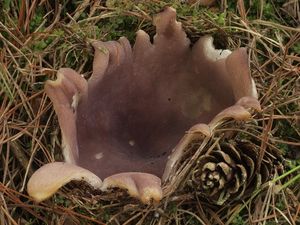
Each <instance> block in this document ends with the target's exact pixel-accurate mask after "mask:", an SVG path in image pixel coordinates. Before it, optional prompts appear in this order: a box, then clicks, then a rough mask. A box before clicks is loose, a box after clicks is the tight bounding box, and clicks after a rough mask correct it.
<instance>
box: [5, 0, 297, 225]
mask: <svg viewBox="0 0 300 225" xmlns="http://www.w3.org/2000/svg"><path fill="white" fill-rule="evenodd" d="M194 2H195V3H193V4H192V3H190V4H187V3H184V1H156V0H153V1H143V3H142V1H126V0H122V1H114V0H110V1H106V2H105V3H104V1H102V2H101V1H89V0H81V1H73V0H65V1H60V3H58V1H49V0H44V1H35V0H32V1H29V0H24V1H18V0H4V1H1V3H0V11H1V12H0V224H1V225H6V224H72V223H75V224H76V223H77V224H103V223H111V224H235V225H241V224H269V225H270V224H292V225H295V224H300V204H299V201H300V185H299V183H300V161H299V158H300V128H299V125H300V119H299V115H300V108H299V102H300V93H299V92H300V76H299V74H300V69H299V68H300V67H299V66H300V56H299V55H300V28H299V26H300V13H299V7H300V6H299V2H298V1H294V0H278V1H275V0H274V1H271V0H268V1H264V0H261V1H260V0H252V1H243V0H239V1H234V0H231V1H230V0H227V1H226V0H222V1H218V3H217V4H216V5H214V6H212V7H210V8H207V7H201V6H199V5H198V4H197V1H194ZM166 5H170V6H173V7H174V8H176V10H177V13H178V20H179V21H181V22H182V24H183V26H184V29H185V30H186V32H187V33H188V36H189V37H190V39H191V40H192V42H195V41H196V40H197V39H198V38H199V37H200V36H202V35H204V34H211V35H213V36H214V37H215V45H216V46H217V47H219V48H229V49H234V48H236V47H238V46H247V47H248V48H249V54H250V59H251V72H252V76H253V77H254V79H255V81H256V83H257V88H258V92H259V99H260V102H261V105H262V108H263V112H262V113H260V114H259V115H258V114H255V115H254V120H255V122H256V124H257V125H256V133H255V135H256V136H259V137H261V138H260V139H261V140H263V141H262V143H265V145H266V144H268V145H272V146H273V147H274V148H276V149H277V150H279V151H280V152H282V154H283V157H284V162H283V164H284V171H283V172H282V173H281V174H280V176H279V175H278V176H276V173H275V176H274V177H272V178H270V182H267V183H265V184H263V185H262V186H261V187H260V188H258V189H257V190H256V191H255V192H253V193H252V195H251V196H250V197H249V198H246V199H244V201H240V202H233V203H232V204H226V205H224V206H214V205H210V204H207V203H206V202H205V201H203V200H202V199H201V198H200V197H199V196H198V195H197V192H196V191H195V190H194V189H193V188H191V187H190V185H189V183H190V179H189V176H187V177H180V182H178V183H177V185H176V187H177V188H176V189H175V188H173V189H172V188H171V191H169V193H168V195H167V197H166V198H164V199H163V201H162V202H161V203H159V204H155V205H150V206H143V205H140V204H139V203H138V202H137V201H136V200H134V199H132V198H130V197H128V196H127V194H126V192H124V191H120V190H115V191H111V192H109V193H105V194H103V193H101V194H99V193H97V192H95V191H94V190H91V189H89V188H88V187H86V186H85V184H78V183H77V184H74V183H71V184H69V185H67V186H66V187H65V188H63V189H61V190H60V191H59V193H58V194H56V195H55V196H54V197H52V198H51V199H49V200H47V201H45V202H43V203H41V204H36V203H34V202H33V201H32V200H31V199H30V197H28V196H27V193H26V183H27V181H28V178H29V177H30V176H31V174H32V173H33V171H35V170H36V169H37V168H39V167H40V166H41V165H43V164H44V163H47V162H50V161H54V160H61V159H62V155H61V151H60V147H61V146H60V135H59V129H58V122H57V118H56V115H55V114H54V112H53V109H52V105H51V103H50V101H49V99H48V98H47V97H46V96H45V94H44V91H43V83H44V81H45V80H47V79H54V78H55V74H56V71H57V70H58V69H59V68H61V67H71V68H73V69H75V70H77V71H78V72H80V73H81V74H84V75H85V76H86V77H89V76H90V74H91V62H92V60H93V49H92V47H91V45H90V41H91V39H100V40H116V39H117V38H119V37H120V36H126V37H128V38H129V40H130V41H131V42H132V43H134V38H135V32H136V31H137V30H138V29H143V30H145V31H146V32H148V33H149V34H150V35H153V34H154V27H153V26H152V25H151V20H152V16H153V15H154V14H156V13H157V12H159V11H161V9H162V8H163V7H164V6H166ZM261 149H262V151H263V150H264V144H261ZM191 160H195V159H193V158H192V156H187V157H186V158H185V162H184V163H187V162H191ZM184 163H183V164H184ZM192 163H193V162H192ZM191 173H192V171H191ZM71 188H74V189H72V190H71ZM165 188H168V184H166V186H165ZM169 189H170V188H169ZM115 196H117V198H115ZM92 197H93V198H92Z"/></svg>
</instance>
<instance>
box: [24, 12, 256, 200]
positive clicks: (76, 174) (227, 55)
mask: <svg viewBox="0 0 300 225" xmlns="http://www.w3.org/2000/svg"><path fill="white" fill-rule="evenodd" d="M154 25H155V26H156V35H155V36H154V40H153V43H151V42H150V38H149V36H148V34H146V33H145V32H144V31H142V30H140V31H138V32H137V37H136V41H135V44H134V46H133V48H131V46H130V44H129V41H128V40H127V39H126V38H125V37H122V38H120V39H119V40H118V41H108V42H101V41H95V42H93V47H94V49H95V56H94V62H93V74H92V76H91V78H90V79H88V80H85V79H84V78H83V77H82V76H80V75H79V74H78V73H76V72H75V71H74V70H72V69H68V68H63V69H60V70H59V71H58V73H57V79H56V80H55V81H47V82H46V84H45V91H46V93H47V95H48V96H49V97H50V99H51V101H52V102H53V106H54V109H55V112H56V114H57V116H58V121H59V125H60V128H61V133H62V142H63V144H62V146H63V155H64V159H65V162H52V163H49V164H46V165H44V166H42V167H41V168H40V169H38V170H37V171H36V172H35V173H34V174H33V175H32V177H31V178H30V180H29V182H28V186H27V190H28V193H29V195H30V196H32V197H33V198H34V199H35V200H36V201H43V200H45V199H47V198H49V197H50V196H52V195H53V194H54V193H55V192H56V191H57V190H58V189H59V188H60V187H62V186H63V185H65V184H66V183H68V182H70V181H71V180H85V181H87V182H88V183H89V184H90V185H92V186H93V187H95V188H97V189H100V190H102V191H105V190H107V188H111V187H120V188H123V189H127V190H128V193H129V194H130V195H131V196H133V197H136V198H138V199H140V200H141V201H142V202H144V203H149V202H150V201H151V200H154V201H159V200H160V199H161V198H162V197H163V193H162V189H161V181H163V182H165V181H167V180H168V179H169V178H170V175H171V174H172V171H173V170H174V168H175V167H176V166H175V165H176V163H177V162H178V161H179V159H180V157H181V155H182V153H183V150H184V146H185V145H186V143H187V142H188V141H189V140H190V137H191V136H193V135H195V134H197V133H198V134H199V133H200V134H201V135H204V136H210V135H211V134H212V132H213V130H214V127H215V126H216V124H217V123H218V121H221V120H224V119H227V118H233V119H235V120H247V119H249V118H250V117H251V114H250V113H249V111H248V109H249V108H255V109H259V108H260V105H259V103H258V101H257V92H256V88H255V84H254V81H253V80H252V78H251V77H250V72H249V62H248V55H247V53H246V49H244V48H239V49H237V50H235V51H233V52H231V51H229V50H217V49H215V48H214V46H213V39H212V37H210V36H204V37H202V38H200V39H199V40H198V41H197V42H196V43H195V44H194V46H193V47H192V48H190V40H189V39H188V38H187V37H186V33H185V32H184V31H183V29H182V26H181V23H179V22H177V21H176V11H175V10H174V9H173V8H170V7H168V8H166V9H165V10H164V11H163V12H161V13H159V14H158V15H157V16H155V17H154Z"/></svg>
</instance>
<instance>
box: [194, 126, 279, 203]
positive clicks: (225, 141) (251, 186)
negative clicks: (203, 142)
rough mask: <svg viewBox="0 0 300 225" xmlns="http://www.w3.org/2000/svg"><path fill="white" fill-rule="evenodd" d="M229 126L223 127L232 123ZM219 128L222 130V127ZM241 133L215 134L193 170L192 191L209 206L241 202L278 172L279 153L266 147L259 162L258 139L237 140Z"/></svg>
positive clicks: (243, 138)
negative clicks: (198, 194)
mask: <svg viewBox="0 0 300 225" xmlns="http://www.w3.org/2000/svg"><path fill="white" fill-rule="evenodd" d="M229 124H230V125H228V123H227V125H226V126H225V128H226V127H227V128H228V126H229V127H232V125H233V124H234V122H231V123H229ZM220 126H221V127H222V126H223V127H222V128H224V124H223V125H220ZM239 126H240V125H239ZM242 129H246V128H245V127H243V128H242ZM239 130H241V129H239ZM241 133H243V132H241V131H239V132H232V131H230V133H229V132H227V133H224V132H216V133H215V136H214V137H213V138H212V140H211V141H210V144H209V145H207V147H206V148H205V149H204V151H203V154H202V155H201V156H200V158H199V160H198V161H197V166H196V168H195V169H194V170H193V173H192V183H193V186H194V188H196V190H197V191H199V192H198V193H200V195H201V196H202V197H204V198H205V199H206V200H208V201H209V202H211V203H213V204H216V205H223V204H224V203H226V202H229V201H235V200H240V199H244V198H245V197H247V196H249V195H251V193H253V191H255V190H256V189H257V188H259V187H260V186H261V184H263V183H265V182H267V181H269V180H270V179H271V178H272V177H273V176H274V174H275V173H276V171H278V169H280V170H281V169H282V164H281V161H282V156H281V154H280V152H279V151H276V149H272V148H270V147H267V148H266V150H265V151H264V155H263V157H262V160H260V157H259V156H260V154H261V153H260V149H261V147H260V143H259V141H258V139H255V140H253V139H254V138H249V137H246V138H245V137H241ZM221 135H223V137H221V138H220V136H221ZM243 135H244V133H243ZM228 136H229V137H228ZM248 138H249V139H250V140H249V139H248Z"/></svg>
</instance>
